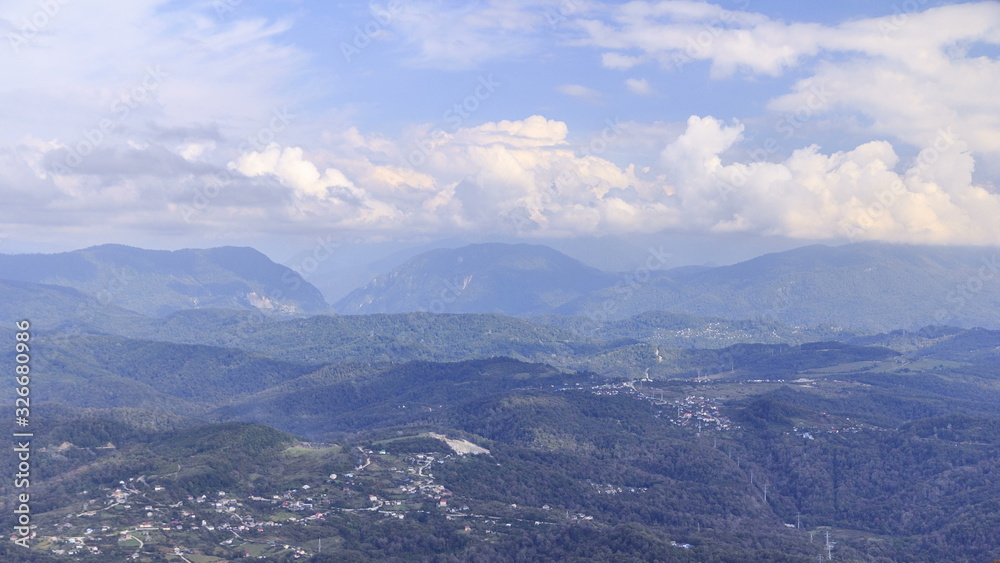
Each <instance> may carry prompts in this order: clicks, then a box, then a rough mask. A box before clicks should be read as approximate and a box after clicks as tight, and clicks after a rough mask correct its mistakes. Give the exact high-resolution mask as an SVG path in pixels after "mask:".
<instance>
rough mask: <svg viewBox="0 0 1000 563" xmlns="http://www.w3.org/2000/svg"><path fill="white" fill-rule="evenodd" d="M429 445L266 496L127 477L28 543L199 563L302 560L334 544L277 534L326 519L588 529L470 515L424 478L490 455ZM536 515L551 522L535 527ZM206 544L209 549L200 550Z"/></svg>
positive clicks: (491, 530) (362, 452)
mask: <svg viewBox="0 0 1000 563" xmlns="http://www.w3.org/2000/svg"><path fill="white" fill-rule="evenodd" d="M431 436H433V437H436V438H437V437H439V438H440V439H441V440H442V441H443V442H445V443H446V444H448V446H449V448H451V449H452V453H448V454H444V455H442V454H441V453H438V452H423V453H407V454H391V453H389V452H387V451H386V450H384V449H382V450H378V451H375V450H372V449H366V448H363V447H356V448H355V451H356V454H357V456H358V459H359V463H358V465H357V466H356V467H355V468H354V470H353V471H350V472H347V473H344V474H329V475H321V476H316V478H315V479H314V480H312V481H311V482H303V483H302V484H301V485H299V486H297V487H296V488H293V489H286V490H283V491H280V492H277V493H276V494H272V495H237V494H234V493H231V492H227V491H221V490H220V491H215V492H213V493H211V494H203V495H199V496H193V495H184V497H183V498H181V499H180V500H173V499H174V498H176V496H175V495H172V494H171V491H170V489H169V486H168V485H164V484H159V482H158V481H157V480H154V479H153V478H151V477H149V476H142V475H140V476H135V477H132V478H129V479H127V480H121V481H119V482H117V483H114V484H109V485H107V486H104V487H101V488H100V489H99V490H96V491H84V492H83V493H81V496H84V497H86V498H85V499H84V500H82V501H81V502H80V503H77V504H75V505H74V506H73V507H70V508H69V509H67V510H64V511H60V512H59V513H58V514H56V513H55V512H53V513H49V514H46V515H44V517H43V518H40V519H39V523H38V524H34V525H32V533H31V536H30V543H31V546H32V548H33V549H37V550H44V551H47V552H49V553H51V554H53V555H56V556H60V557H66V558H73V559H76V560H91V561H103V560H106V559H105V558H106V555H107V553H108V551H109V550H111V549H112V548H115V547H116V548H118V549H117V552H119V553H120V552H121V550H122V549H125V550H127V551H129V554H128V556H127V557H128V559H129V560H132V561H149V560H152V559H151V557H152V555H154V554H156V555H157V556H160V557H166V558H167V560H168V561H182V562H188V563H207V562H213V561H225V560H228V559H229V558H231V557H232V556H234V555H235V556H238V557H270V556H289V555H290V556H292V557H293V558H304V557H310V556H312V555H314V554H316V553H319V552H321V551H322V548H323V542H324V541H328V545H329V542H333V541H335V540H336V538H330V539H329V540H326V539H325V538H321V539H318V540H310V541H308V542H301V541H299V542H295V541H291V540H288V539H287V538H288V537H292V536H294V537H301V536H302V535H303V534H294V533H288V531H286V530H288V529H289V528H291V527H308V526H313V525H320V524H322V523H323V522H324V521H325V520H326V519H328V518H329V517H330V516H331V515H346V514H355V515H357V516H359V517H367V518H373V519H376V520H389V521H391V520H404V519H406V518H407V517H409V516H412V515H413V514H416V513H430V514H434V515H439V516H444V517H445V519H446V520H449V521H460V522H459V523H457V525H458V526H459V529H463V528H464V530H465V531H466V532H470V533H471V532H472V531H473V529H476V530H477V531H478V532H479V533H481V534H483V535H490V534H497V533H503V530H505V529H507V528H512V527H524V526H541V525H551V524H552V522H551V521H548V520H557V519H558V520H564V519H565V518H570V519H572V520H579V521H590V520H593V517H591V516H588V515H586V514H577V513H574V514H569V513H566V514H565V515H564V514H562V513H556V511H553V510H552V509H551V507H549V506H548V505H545V506H542V507H537V508H534V509H532V508H529V507H518V506H517V505H510V506H509V507H507V508H506V509H505V510H504V511H503V514H485V513H478V512H476V511H475V510H472V509H471V508H470V507H469V505H468V504H467V503H466V502H464V501H462V500H461V499H458V498H456V497H455V495H454V494H453V493H452V492H451V491H449V490H448V489H447V488H446V487H444V486H443V485H441V484H439V483H437V482H436V479H435V476H434V473H433V470H434V469H435V467H440V466H442V465H444V464H447V463H454V462H456V461H457V460H458V459H460V458H461V457H462V456H465V455H482V454H488V453H489V450H486V449H485V448H481V447H479V446H476V445H475V444H472V443H471V442H467V441H465V440H451V439H446V438H445V437H444V436H440V435H434V434H431ZM446 449H447V448H446ZM460 452H461V453H460ZM151 481H152V482H151ZM539 514H552V515H553V517H552V518H551V519H542V518H541V517H540V516H539ZM461 522H464V523H465V524H464V526H463V525H462V524H461ZM206 544H210V545H214V546H217V547H216V548H214V549H212V550H206V549H205V548H204V546H205V545H206Z"/></svg>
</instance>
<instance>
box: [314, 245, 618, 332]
mask: <svg viewBox="0 0 1000 563" xmlns="http://www.w3.org/2000/svg"><path fill="white" fill-rule="evenodd" d="M613 282H614V277H613V276H612V275H611V274H607V273H605V272H601V271H600V270H597V269H595V268H591V267H590V266H586V265H584V264H583V263H581V262H579V261H577V260H574V259H573V258H570V257H569V256H566V255H565V254H563V253H561V252H558V251H556V250H553V249H551V248H549V247H547V246H541V245H531V244H501V243H488V244H473V245H469V246H464V247H462V248H457V249H438V250H432V251H430V252H425V253H423V254H420V255H418V256H416V257H414V258H411V259H410V260H408V261H407V262H405V263H404V264H403V265H401V266H399V267H397V268H395V269H394V270H392V271H391V272H389V273H388V274H384V275H381V276H378V277H377V278H375V279H374V280H372V282H371V283H369V284H368V285H366V286H364V287H362V288H359V289H357V290H355V291H353V292H351V293H350V294H348V295H347V296H346V297H344V298H343V299H341V300H340V301H338V302H337V303H336V304H335V305H334V308H335V309H336V310H337V311H338V312H340V313H344V314H370V313H393V312H410V311H427V312H432V313H458V312H461V313H501V314H507V315H514V316H519V315H532V314H541V313H545V312H549V311H551V310H552V309H554V308H555V307H558V306H560V305H562V304H564V303H567V302H569V301H570V300H572V299H575V298H578V297H581V296H583V295H586V294H587V293H589V292H592V291H595V290H597V289H600V288H602V287H607V286H608V285H609V284H611V283H613Z"/></svg>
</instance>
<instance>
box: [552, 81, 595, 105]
mask: <svg viewBox="0 0 1000 563" xmlns="http://www.w3.org/2000/svg"><path fill="white" fill-rule="evenodd" d="M556 90H557V91H558V92H559V93H560V94H565V95H567V96H572V97H574V98H577V99H580V100H583V101H585V102H587V103H588V104H599V103H602V102H603V101H604V94H602V93H601V92H598V91H597V90H594V89H593V88H588V87H586V86H583V85H581V84H562V85H560V86H558V87H557V88H556Z"/></svg>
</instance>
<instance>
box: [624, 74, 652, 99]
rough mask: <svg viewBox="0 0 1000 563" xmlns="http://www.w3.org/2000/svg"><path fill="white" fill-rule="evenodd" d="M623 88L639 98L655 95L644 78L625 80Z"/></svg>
mask: <svg viewBox="0 0 1000 563" xmlns="http://www.w3.org/2000/svg"><path fill="white" fill-rule="evenodd" d="M625 87H626V88H628V90H629V92H632V93H633V94H638V95H640V96H651V95H652V94H654V93H655V91H654V90H653V87H652V86H650V85H649V81H648V80H646V79H645V78H629V79H626V80H625Z"/></svg>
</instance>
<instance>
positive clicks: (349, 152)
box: [0, 0, 1000, 244]
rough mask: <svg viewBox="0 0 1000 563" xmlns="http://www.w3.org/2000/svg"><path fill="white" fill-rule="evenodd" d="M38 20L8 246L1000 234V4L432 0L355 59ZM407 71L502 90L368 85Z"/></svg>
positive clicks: (294, 22)
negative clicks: (811, 9) (578, 110)
mask: <svg viewBox="0 0 1000 563" xmlns="http://www.w3.org/2000/svg"><path fill="white" fill-rule="evenodd" d="M60 5H61V4H60ZM61 6H62V5H61ZM38 10H39V7H38V5H36V4H34V3H31V2H28V1H19V2H14V3H11V4H5V5H4V6H3V7H2V8H0V28H2V29H4V30H6V32H7V36H6V37H7V44H6V45H4V48H5V49H6V50H5V52H4V53H3V55H2V59H0V60H2V61H3V63H4V68H5V76H6V77H8V78H9V79H5V81H4V83H3V84H2V85H0V104H2V105H3V107H8V108H23V110H21V111H17V112H11V113H10V115H9V119H8V117H5V120H6V123H5V127H4V128H3V130H0V195H2V196H3V197H4V199H5V202H8V203H7V205H5V207H4V209H3V210H2V211H0V230H2V231H3V232H0V235H2V234H6V233H13V232H21V233H24V232H28V231H31V230H34V231H36V232H40V231H44V234H38V235H33V236H38V237H45V236H51V237H53V238H59V237H62V238H65V237H66V236H67V235H70V236H82V237H84V238H86V237H90V239H91V240H92V241H93V242H99V241H101V240H102V239H103V240H108V239H111V240H118V239H116V238H115V237H116V236H119V237H120V236H121V234H122V233H140V232H141V233H146V234H149V235H150V236H160V235H162V236H165V237H186V236H191V237H195V236H199V235H203V234H204V233H213V234H214V235H215V236H219V237H221V238H228V239H231V240H238V239H240V238H241V237H249V236H262V235H264V236H268V235H271V234H290V233H296V232H306V231H316V230H321V231H323V232H337V233H343V234H345V235H347V234H350V235H352V236H363V237H374V238H393V237H404V236H413V235H429V236H447V235H452V234H462V233H470V234H473V233H474V234H489V233H496V234H504V235H515V236H521V237H550V236H575V235H583V234H586V235H591V234H609V233H616V234H627V233H649V232H657V231H661V230H664V229H671V230H679V231H694V232H727V233H731V232H743V233H752V234H758V235H782V236H788V237H796V238H803V239H844V238H851V239H855V240H865V239H876V240H887V241H901V242H920V243H945V244H1000V226H998V225H1000V222H998V221H997V220H996V217H1000V195H998V193H997V190H996V188H995V180H993V179H992V178H991V176H990V174H994V173H997V172H998V170H990V169H989V168H988V167H987V166H985V165H986V164H988V163H989V162H992V161H995V157H996V156H997V154H998V153H1000V133H998V131H1000V98H998V97H997V96H996V95H995V93H996V91H997V88H998V87H1000V66H998V65H1000V61H998V59H997V56H996V54H997V52H998V51H997V49H998V46H1000V3H997V2H974V3H967V4H953V5H947V6H942V7H937V8H931V9H926V10H913V11H910V12H900V13H895V14H894V15H891V16H885V17H875V18H855V19H852V20H850V21H846V22H843V23H837V22H834V23H830V22H827V23H817V22H787V21H784V20H781V19H777V18H774V17H769V16H767V15H765V14H762V13H755V12H751V11H747V10H742V11H741V10H730V9H726V8H724V7H723V6H720V5H715V4H709V3H704V2H687V1H661V2H643V1H636V2H629V3H627V4H619V3H603V2H582V1H574V2H571V3H566V2H564V1H560V2H556V1H552V2H542V3H534V4H531V5H530V6H529V5H527V4H524V3H518V2H507V1H501V0H493V1H488V2H484V3H477V4H465V5H457V4H454V3H447V2H434V1H430V0H425V1H421V2H414V3H406V4H405V5H395V4H394V5H388V4H383V5H376V6H373V7H372V8H371V10H372V11H371V12H364V13H361V14H360V15H356V16H355V17H361V18H368V19H369V20H371V21H379V25H378V26H377V27H378V30H377V34H376V35H377V38H378V39H379V41H378V43H379V45H378V46H374V43H372V46H369V45H368V43H365V45H362V46H363V47H364V49H366V50H365V51H361V50H360V49H359V51H358V53H359V54H356V55H355V56H354V58H353V59H352V60H351V61H344V60H343V59H342V58H340V56H339V51H338V50H336V44H334V46H332V47H329V48H330V49H331V51H330V53H333V58H335V59H336V60H335V61H334V60H332V59H330V57H329V56H327V57H324V53H322V52H319V51H317V47H316V46H315V45H312V44H307V42H304V41H302V42H297V41H296V40H295V38H296V37H297V36H296V30H299V29H301V28H302V27H303V26H304V25H305V24H304V23H303V21H302V20H303V19H304V18H303V17H302V16H301V15H299V16H296V15H294V14H292V15H288V14H281V13H277V14H260V13H252V12H250V11H249V10H247V11H246V12H240V11H239V10H237V11H235V12H234V13H227V14H224V15H220V14H215V13H213V11H212V10H211V9H208V8H206V5H205V4H204V3H199V2H190V3H184V2H168V1H166V0H140V1H136V2H129V3H125V2H109V3H106V4H101V5H99V6H95V7H91V8H87V9H84V8H83V7H82V6H77V5H76V4H75V3H67V4H66V5H64V6H62V7H61V8H60V11H59V13H56V14H52V15H47V16H46V22H45V25H43V26H37V27H38V29H37V30H35V31H32V30H31V29H30V26H29V27H25V24H24V22H29V23H30V22H31V21H32V18H33V17H35V14H36V13H37V12H38ZM380 14H381V15H385V14H388V16H385V17H384V18H383V19H384V20H385V21H382V20H375V19H374V18H377V17H381V16H380ZM337 15H338V16H340V14H337ZM39 21H40V20H39ZM363 24H364V20H363V19H362V20H360V21H359V24H358V25H359V27H358V29H362V32H363ZM347 28H348V29H349V28H350V26H349V25H348V26H347ZM109 29H115V30H118V31H116V33H115V34H114V37H113V40H111V39H110V38H109V37H108V30H109ZM348 33H355V32H354V31H348ZM321 36H322V37H324V38H325V35H322V34H321ZM345 37H348V38H349V35H348V36H345ZM373 38H374V36H373V37H371V38H368V39H369V40H370V39H373ZM327 42H328V41H327ZM330 53H325V55H330ZM365 57H368V59H367V60H370V61H371V63H370V64H369V65H368V66H364V65H365V61H366V59H365ZM534 59H537V60H534ZM95 61H96V62H95ZM331 61H332V62H331ZM376 61H377V64H376ZM557 63H558V64H557ZM491 65H492V66H496V68H497V71H496V73H492V72H482V73H481V72H480V70H478V69H482V68H485V67H491V68H492V66H491ZM560 65H561V66H560ZM512 69H514V70H512ZM553 69H560V70H558V71H556V70H553ZM563 69H564V70H563ZM397 72H399V73H403V72H406V73H417V74H408V75H407V80H412V78H413V77H414V76H432V77H436V78H435V79H438V80H440V81H441V82H442V83H444V82H447V81H448V80H449V78H448V77H452V76H461V77H471V78H472V80H471V81H470V80H462V81H461V82H462V84H463V86H462V88H464V89H467V88H468V86H467V85H468V84H469V83H470V82H471V83H474V84H480V83H482V82H481V81H482V76H489V77H490V78H489V84H493V80H494V79H493V76H494V74H496V76H497V77H498V82H497V83H498V84H500V85H501V86H499V87H498V88H497V91H496V92H495V93H494V91H493V90H490V95H489V96H485V95H484V96H479V95H478V94H476V95H475V96H469V97H466V98H465V100H466V101H468V100H472V101H473V102H474V104H472V105H466V106H462V105H461V103H462V100H463V96H466V94H467V91H466V90H462V91H461V92H462V93H461V94H459V95H457V97H456V94H454V93H453V91H450V90H446V89H445V87H444V86H442V87H441V88H440V89H438V90H433V89H432V90H430V92H431V93H430V94H428V95H426V96H425V97H424V98H417V97H415V96H416V94H413V95H412V96H414V97H412V98H407V97H406V95H407V92H408V90H407V89H409V88H411V86H413V84H411V83H399V86H398V87H397V89H398V90H400V92H398V93H394V92H391V90H392V88H386V87H385V86H381V84H384V83H380V82H374V84H376V86H372V87H370V89H369V90H365V91H364V92H365V94H364V95H362V94H360V93H355V94H351V92H352V91H353V90H351V89H352V88H362V87H365V86H364V85H365V84H367V82H366V81H371V80H375V79H380V80H388V78H379V77H384V76H391V75H393V73H397ZM520 72H523V73H525V76H523V77H521V76H518V77H516V79H512V74H516V73H520ZM380 73H382V74H380ZM421 73H424V74H421ZM527 73H534V74H531V75H530V76H529V75H528V74H527ZM595 77H597V78H595ZM519 80H520V82H518V81H519ZM526 81H527V82H526ZM684 81H689V83H690V84H692V85H697V87H698V88H709V87H716V88H731V89H732V91H733V92H734V95H741V92H742V88H743V85H744V84H765V85H767V92H768V93H767V94H764V95H761V94H756V95H758V96H761V97H760V98H758V99H756V100H754V101H753V103H752V104H748V105H750V106H753V107H757V108H759V111H760V112H761V113H759V114H756V115H737V114H734V113H732V112H730V111H727V110H729V109H730V107H729V106H724V107H723V106H719V107H717V106H714V105H713V102H711V101H704V102H703V105H702V101H701V100H696V101H695V102H691V101H687V102H686V103H687V104H689V105H690V106H691V109H690V110H689V111H685V110H684V109H683V108H681V109H678V107H679V106H680V102H679V101H677V100H678V94H677V90H678V88H677V87H676V86H674V85H673V83H682V82H684ZM518 83H520V84H522V86H521V87H517V86H514V87H511V86H509V85H510V84H518ZM390 84H395V83H390ZM524 84H528V85H529V86H530V87H528V86H524ZM705 84H709V85H716V86H708V87H706V86H704V85H705ZM505 88H506V90H505ZM511 88H514V89H517V91H516V92H515V91H512V90H511ZM384 91H385V92H386V93H385V94H383V92H384ZM358 92H360V90H358ZM380 95H385V96H395V97H386V98H384V100H383V101H386V103H389V102H391V103H392V104H395V105H387V106H384V107H389V108H400V107H402V108H405V107H408V106H406V105H405V104H412V105H413V108H414V109H415V110H416V109H419V108H421V107H422V106H423V105H428V106H430V107H432V108H434V107H436V108H442V109H445V110H447V108H450V107H457V108H464V109H463V110H462V114H461V119H457V118H455V119H447V118H445V119H443V120H442V121H443V123H434V122H428V121H427V120H426V119H425V120H415V119H411V120H405V119H404V120H403V122H402V124H399V123H398V122H396V123H394V124H393V125H392V126H385V127H380V126H378V125H377V124H376V125H373V124H372V123H371V122H370V121H369V122H364V123H362V122H363V121H364V120H362V119H360V118H359V115H361V114H363V113H364V112H366V111H371V112H374V113H377V112H379V111H382V110H381V109H373V110H372V109H369V108H368V107H367V106H366V100H364V99H363V98H364V96H372V97H377V96H380ZM748 95H749V94H748ZM352 96H355V97H352ZM473 98H475V99H473ZM379 99H380V98H379ZM456 99H457V100H459V102H460V104H459V105H454V104H453V103H452V102H448V100H456ZM580 102H583V103H582V104H581V103H580ZM372 105H374V103H373V104H372ZM566 105H571V106H572V107H577V106H579V107H583V108H587V109H588V113H587V114H586V115H584V116H583V117H575V116H574V114H573V113H572V112H569V111H567V110H565V109H564V106H566ZM470 108H472V109H470ZM431 113H433V110H431ZM622 114H625V115H629V116H630V118H629V120H627V121H626V120H619V119H618V118H616V117H614V116H615V115H622ZM661 114H669V115H670V116H671V118H670V119H665V118H664V117H662V116H661ZM443 115H445V116H447V115H449V114H448V113H447V111H446V112H445V113H444V114H443ZM594 115H606V116H607V119H601V118H594V117H593V116H594ZM564 116H565V117H564ZM452 117H455V114H452ZM813 137H816V138H822V139H824V140H826V141H829V140H831V139H833V140H834V144H835V145H836V147H835V148H834V149H828V148H824V147H823V146H820V144H818V142H814V141H812V140H811V139H812V138H813ZM977 166H978V168H979V169H978V170H977Z"/></svg>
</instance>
